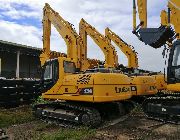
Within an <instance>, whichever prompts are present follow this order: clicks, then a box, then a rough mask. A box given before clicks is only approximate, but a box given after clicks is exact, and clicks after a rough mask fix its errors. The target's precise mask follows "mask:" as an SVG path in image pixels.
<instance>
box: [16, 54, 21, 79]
mask: <svg viewBox="0 0 180 140" xmlns="http://www.w3.org/2000/svg"><path fill="white" fill-rule="evenodd" d="M19 56H20V51H17V63H16V78H17V79H19Z"/></svg>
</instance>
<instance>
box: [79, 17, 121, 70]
mask: <svg viewBox="0 0 180 140" xmlns="http://www.w3.org/2000/svg"><path fill="white" fill-rule="evenodd" d="M79 33H80V36H81V38H82V40H83V43H84V46H85V47H84V48H83V50H81V51H82V54H84V55H85V56H87V35H89V36H90V37H91V38H92V39H93V40H94V42H95V43H96V44H97V45H98V46H99V47H100V49H101V50H102V51H103V53H104V55H105V65H104V66H105V67H106V68H109V67H111V68H114V67H116V66H117V65H118V60H117V53H116V51H115V48H114V46H112V45H111V44H110V43H109V42H108V40H107V39H106V38H105V37H104V36H103V35H101V34H100V33H99V32H98V31H97V30H96V29H95V28H94V27H92V26H91V25H90V24H88V23H87V22H86V21H85V20H84V19H81V21H80V23H79Z"/></svg>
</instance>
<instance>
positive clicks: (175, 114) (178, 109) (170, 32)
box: [133, 0, 180, 123]
mask: <svg viewBox="0 0 180 140" xmlns="http://www.w3.org/2000/svg"><path fill="white" fill-rule="evenodd" d="M137 6H138V13H139V19H140V24H139V25H138V26H136V1H135V0H133V33H134V34H135V35H136V36H137V37H138V38H139V39H140V40H141V41H142V42H144V43H145V44H147V45H149V46H151V47H153V48H160V47H161V46H168V47H169V49H170V53H169V58H168V67H167V81H166V82H167V87H166V90H167V92H166V93H162V92H160V93H159V94H158V95H159V96H157V97H151V98H148V99H146V100H145V101H144V104H143V109H144V112H145V113H146V114H147V116H148V117H150V118H153V119H158V120H163V121H167V122H168V121H169V122H175V123H179V121H180V1H179V0H168V4H167V8H168V11H165V10H162V12H161V25H160V27H159V28H148V27H147V0H137ZM164 80H166V79H164Z"/></svg>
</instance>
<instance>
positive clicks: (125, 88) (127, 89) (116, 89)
mask: <svg viewBox="0 0 180 140" xmlns="http://www.w3.org/2000/svg"><path fill="white" fill-rule="evenodd" d="M115 91H116V93H121V92H128V91H130V88H129V87H115Z"/></svg>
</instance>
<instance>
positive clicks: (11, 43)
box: [0, 40, 42, 51]
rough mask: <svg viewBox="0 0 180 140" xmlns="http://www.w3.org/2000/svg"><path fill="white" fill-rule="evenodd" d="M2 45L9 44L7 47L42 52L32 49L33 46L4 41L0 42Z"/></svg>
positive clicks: (39, 49)
mask: <svg viewBox="0 0 180 140" xmlns="http://www.w3.org/2000/svg"><path fill="white" fill-rule="evenodd" d="M0 43H1V44H7V45H10V46H15V47H18V48H27V49H32V50H37V51H42V49H41V48H36V47H32V46H27V45H22V44H17V43H13V42H9V41H4V40H0Z"/></svg>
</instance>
